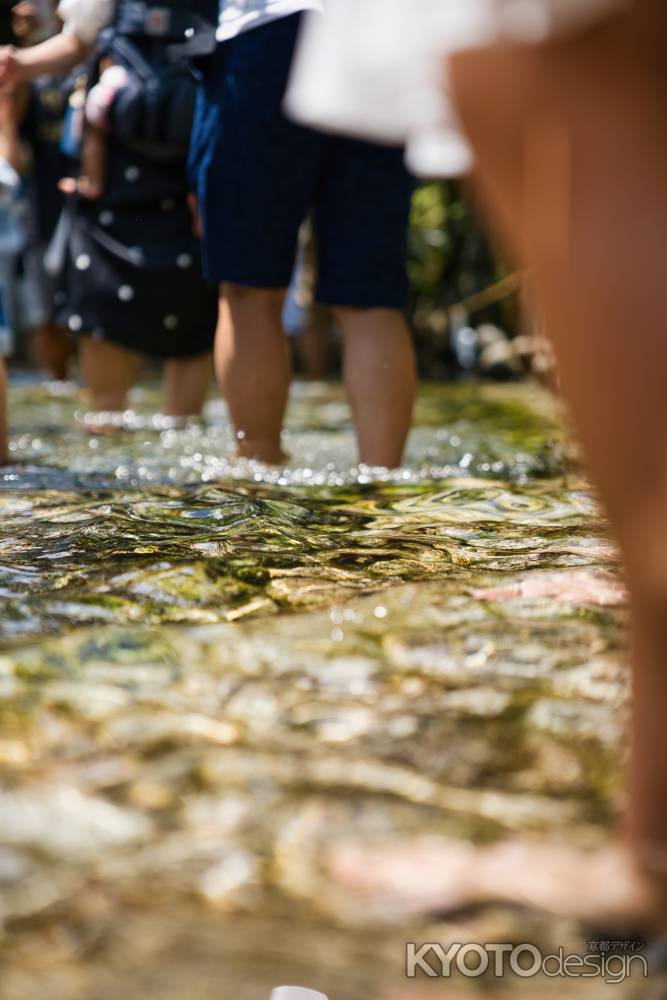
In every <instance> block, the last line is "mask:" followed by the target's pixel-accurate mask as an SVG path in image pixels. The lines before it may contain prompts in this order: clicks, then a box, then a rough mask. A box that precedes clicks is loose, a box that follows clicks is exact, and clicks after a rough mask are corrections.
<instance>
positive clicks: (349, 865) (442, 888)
mask: <svg viewBox="0 0 667 1000" xmlns="http://www.w3.org/2000/svg"><path fill="white" fill-rule="evenodd" d="M328 861H329V870H330V872H331V874H332V875H333V877H334V879H335V880H336V881H337V882H338V883H339V884H340V885H342V886H344V887H345V888H347V889H348V890H349V891H350V892H351V893H354V894H355V895H356V896H361V897H363V898H365V899H366V900H367V901H368V902H376V903H381V902H382V901H386V903H387V904H388V905H390V906H392V907H393V908H397V909H401V910H403V911H405V913H406V914H409V913H413V914H414V913H424V914H426V913H429V912H431V913H433V912H442V913H445V912H455V911H456V910H461V909H464V908H466V907H468V906H476V905H485V904H492V903H507V904H510V905H520V906H526V907H529V908H532V909H539V910H543V911H545V912H548V913H551V914H553V915H556V916H563V917H569V918H572V919H577V920H581V921H582V922H585V923H588V924H592V925H595V924H597V925H598V926H600V925H602V926H605V927H616V926H619V927H624V928H627V927H629V926H631V927H637V928H643V927H646V928H659V927H664V926H665V924H666V923H667V907H666V906H665V902H666V900H667V893H663V892H661V891H659V887H658V886H657V885H656V882H655V880H654V879H650V878H649V877H648V876H647V875H644V874H643V873H642V872H641V871H640V870H639V868H638V866H637V865H636V863H635V861H634V860H633V858H632V856H631V854H630V852H629V851H628V850H627V849H626V848H624V847H622V846H621V845H618V846H612V847H607V848H604V849H603V850H599V851H594V852H591V851H584V850H580V849H577V848H571V847H565V846H561V845H557V844H549V843H539V842H536V841H530V840H519V839H516V840H509V841H505V842H502V843H500V844H497V845H494V846H491V847H483V848H476V847H473V846H472V845H470V844H466V843H462V842H459V841H452V840H446V839H444V838H442V839H441V838H435V837H429V838H423V839H419V840H413V841H406V842H404V843H400V842H397V843H394V844H387V845H385V846H382V845H375V846H367V847H362V846H360V845H358V844H347V845H346V844H343V845H340V846H338V847H336V848H334V849H333V850H332V851H331V852H330V855H329V859H328Z"/></svg>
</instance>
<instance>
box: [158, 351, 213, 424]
mask: <svg viewBox="0 0 667 1000" xmlns="http://www.w3.org/2000/svg"><path fill="white" fill-rule="evenodd" d="M212 374H213V355H212V354H211V352H207V353H206V354H198V355H197V356H196V357H194V358H169V359H168V360H167V361H166V362H165V366H164V412H165V413H166V415H167V416H168V417H200V416H201V412H202V409H203V407H204V403H205V402H206V397H207V396H208V393H209V389H210V388H211V376H212Z"/></svg>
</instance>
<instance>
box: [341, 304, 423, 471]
mask: <svg viewBox="0 0 667 1000" xmlns="http://www.w3.org/2000/svg"><path fill="white" fill-rule="evenodd" d="M335 312H336V317H337V319H338V322H339V323H340V327H341V330H342V331H343V349H344V350H343V375H344V379H345V388H346V389H347V394H348V399H349V401H350V406H351V407H352V414H353V417H354V423H355V427H356V431H357V439H358V442H359V458H360V461H362V462H364V463H365V464H366V465H381V466H387V467H388V468H395V467H396V466H398V465H400V463H401V458H402V455H403V449H404V447H405V441H406V438H407V436H408V431H409V430H410V422H411V419H412V405H413V402H414V395H415V354H414V349H413V346H412V338H411V336H410V332H409V330H408V328H407V325H406V322H405V320H404V318H403V315H402V314H401V313H400V312H399V311H398V310H397V309H336V310H335Z"/></svg>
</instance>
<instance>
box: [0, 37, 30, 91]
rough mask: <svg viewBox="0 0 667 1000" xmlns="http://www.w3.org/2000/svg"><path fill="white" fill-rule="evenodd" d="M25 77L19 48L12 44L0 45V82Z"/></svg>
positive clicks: (11, 81) (13, 81)
mask: <svg viewBox="0 0 667 1000" xmlns="http://www.w3.org/2000/svg"><path fill="white" fill-rule="evenodd" d="M24 78H25V67H24V65H23V61H22V58H21V51H20V49H17V48H15V47H14V46H13V45H2V46H0V84H3V83H15V82H16V81H18V80H23V79H24Z"/></svg>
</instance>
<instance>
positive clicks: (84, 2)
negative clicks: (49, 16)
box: [58, 0, 115, 45]
mask: <svg viewBox="0 0 667 1000" xmlns="http://www.w3.org/2000/svg"><path fill="white" fill-rule="evenodd" d="M114 5H115V4H114V0H60V3H59V4H58V17H60V18H61V20H62V21H63V22H64V24H63V31H66V32H68V33H70V34H72V35H76V37H77V38H78V39H79V41H80V42H84V44H86V45H94V43H95V42H96V40H97V36H98V35H99V33H100V31H102V29H103V28H106V26H107V25H108V24H109V23H110V21H111V19H112V17H113V12H114Z"/></svg>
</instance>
